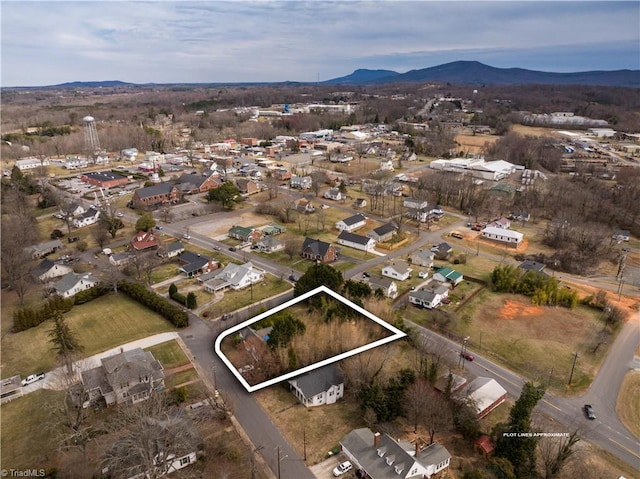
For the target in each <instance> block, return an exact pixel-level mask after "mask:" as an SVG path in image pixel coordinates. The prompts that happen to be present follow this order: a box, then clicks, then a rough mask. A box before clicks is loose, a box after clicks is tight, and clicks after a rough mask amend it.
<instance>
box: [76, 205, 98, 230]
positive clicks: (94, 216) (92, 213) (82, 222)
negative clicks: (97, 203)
mask: <svg viewBox="0 0 640 479" xmlns="http://www.w3.org/2000/svg"><path fill="white" fill-rule="evenodd" d="M99 219H100V211H99V210H97V209H95V208H89V209H88V210H87V211H85V212H84V213H82V214H81V215H80V216H78V217H77V218H74V219H73V226H74V227H76V228H82V227H84V226H91V225H94V224H96V223H97V222H98V220H99Z"/></svg>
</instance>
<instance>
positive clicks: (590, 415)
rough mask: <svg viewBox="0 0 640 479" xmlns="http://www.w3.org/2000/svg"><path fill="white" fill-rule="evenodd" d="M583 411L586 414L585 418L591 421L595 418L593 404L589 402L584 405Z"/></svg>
mask: <svg viewBox="0 0 640 479" xmlns="http://www.w3.org/2000/svg"><path fill="white" fill-rule="evenodd" d="M584 413H585V414H586V415H587V418H588V419H591V420H592V421H593V420H594V419H595V418H596V412H595V411H594V410H593V406H592V405H591V404H585V405H584Z"/></svg>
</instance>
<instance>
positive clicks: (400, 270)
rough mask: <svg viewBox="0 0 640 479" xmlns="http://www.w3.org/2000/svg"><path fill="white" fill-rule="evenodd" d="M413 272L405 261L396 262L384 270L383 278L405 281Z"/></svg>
mask: <svg viewBox="0 0 640 479" xmlns="http://www.w3.org/2000/svg"><path fill="white" fill-rule="evenodd" d="M411 271H413V270H412V269H411V268H410V267H409V265H408V264H407V263H406V262H405V261H401V260H395V261H392V262H391V263H390V264H388V265H387V266H385V267H384V268H382V276H387V277H389V278H393V279H397V280H398V281H404V280H407V279H409V278H410V277H411Z"/></svg>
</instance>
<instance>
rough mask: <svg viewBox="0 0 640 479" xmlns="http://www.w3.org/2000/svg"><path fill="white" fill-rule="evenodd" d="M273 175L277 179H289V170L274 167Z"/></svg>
mask: <svg viewBox="0 0 640 479" xmlns="http://www.w3.org/2000/svg"><path fill="white" fill-rule="evenodd" d="M273 177H274V178H275V179H276V180H278V181H286V180H290V179H291V172H290V171H289V170H287V169H286V168H276V169H275V170H273Z"/></svg>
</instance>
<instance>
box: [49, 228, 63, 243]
mask: <svg viewBox="0 0 640 479" xmlns="http://www.w3.org/2000/svg"><path fill="white" fill-rule="evenodd" d="M49 237H50V238H51V239H52V240H55V239H58V238H63V237H64V233H63V232H62V231H60V230H58V229H55V230H53V231H52V232H51V234H50V235H49Z"/></svg>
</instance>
